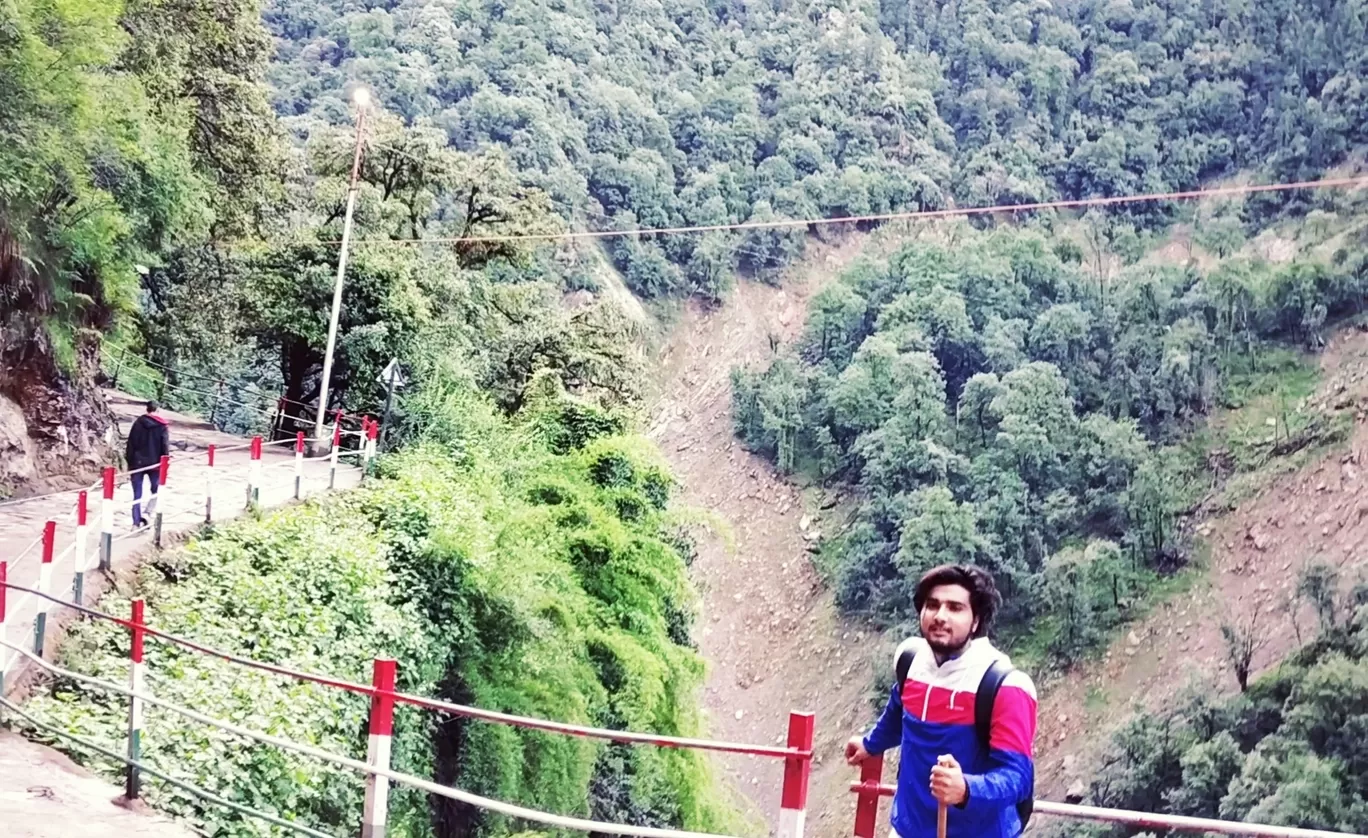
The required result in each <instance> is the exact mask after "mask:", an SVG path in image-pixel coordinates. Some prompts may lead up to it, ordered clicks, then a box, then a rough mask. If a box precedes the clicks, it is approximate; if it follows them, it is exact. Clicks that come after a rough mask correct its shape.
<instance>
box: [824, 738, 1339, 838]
mask: <svg viewBox="0 0 1368 838" xmlns="http://www.w3.org/2000/svg"><path fill="white" fill-rule="evenodd" d="M850 790H851V791H852V792H854V793H855V795H856V802H855V830H854V835H855V836H856V838H875V834H876V832H878V829H879V825H878V820H879V800H880V798H883V797H892V796H893V795H894V794H895V793H896V791H897V789H896V787H894V786H889V785H884V783H883V758H882V757H877V756H871V757H869V758H868V759H866V760H865V761H864V762H862V763H860V782H858V783H854V784H852V785H851V787H850ZM1035 814H1036V815H1045V816H1047V817H1058V818H1068V819H1070V820H1083V821H1095V822H1099V823H1111V824H1124V825H1125V826H1132V827H1136V828H1139V829H1172V830H1175V831H1178V832H1198V833H1215V834H1218V835H1244V836H1251V838H1364V836H1362V835H1355V834H1353V833H1347V832H1328V831H1326V830H1323V829H1298V828H1295V827H1290V826H1268V825H1265V824H1257V823H1242V822H1239V821H1220V820H1214V819H1211V818H1190V817H1185V816H1182V815H1161V814H1155V813H1151V812H1132V811H1128V810H1126V809H1105V808H1101V807H1098V806H1078V805H1075V804H1072V803H1054V802H1052V801H1048V800H1037V801H1035Z"/></svg>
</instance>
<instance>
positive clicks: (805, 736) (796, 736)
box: [778, 711, 816, 838]
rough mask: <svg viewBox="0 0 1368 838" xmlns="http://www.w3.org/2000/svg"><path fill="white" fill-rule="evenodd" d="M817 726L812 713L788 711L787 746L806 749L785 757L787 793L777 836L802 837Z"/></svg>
mask: <svg viewBox="0 0 1368 838" xmlns="http://www.w3.org/2000/svg"><path fill="white" fill-rule="evenodd" d="M815 727H816V720H815V717H814V716H813V714H812V713H800V712H797V711H794V712H791V713H789V727H788V746H789V747H790V748H793V749H795V750H798V751H802V752H803V753H802V754H801V755H798V756H791V757H787V758H785V760H784V793H783V795H784V796H783V799H782V800H781V801H780V803H779V836H778V838H803V827H804V825H805V823H806V821H807V797H808V778H809V777H811V775H812V734H813V730H814V728H815Z"/></svg>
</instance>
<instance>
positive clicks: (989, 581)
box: [912, 564, 1002, 637]
mask: <svg viewBox="0 0 1368 838" xmlns="http://www.w3.org/2000/svg"><path fill="white" fill-rule="evenodd" d="M941 585H959V586H960V587H961V588H964V589H965V590H966V591H968V592H969V608H970V610H972V611H973V612H974V617H976V618H977V619H978V628H976V629H974V637H987V636H988V629H989V628H990V627H991V626H992V625H993V617H994V616H995V615H996V614H997V610H998V607H999V606H1000V605H1002V594H1000V593H998V589H997V584H996V583H995V582H993V576H992V574H990V573H989V572H988V571H986V570H984V569H983V568H981V567H978V566H977V565H959V564H944V565H941V566H940V567H933V568H931V569H930V570H928V571H926V573H924V574H922V578H921V581H919V582H918V583H917V590H916V592H915V593H914V594H913V595H912V605H913V606H914V607H915V608H916V609H917V613H918V614H920V613H921V610H922V606H923V605H925V604H926V598H927V597H929V596H930V595H931V590H932V589H933V588H937V587H939V586H941Z"/></svg>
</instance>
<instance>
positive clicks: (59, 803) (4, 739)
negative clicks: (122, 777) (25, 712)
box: [0, 731, 194, 838]
mask: <svg viewBox="0 0 1368 838" xmlns="http://www.w3.org/2000/svg"><path fill="white" fill-rule="evenodd" d="M116 795H117V792H116V791H115V789H114V788H113V786H110V785H109V784H107V783H105V782H104V781H103V780H100V779H97V778H96V777H95V776H93V775H92V774H90V773H89V772H88V771H86V770H85V769H83V768H81V767H80V766H78V765H76V764H75V763H74V762H72V761H71V760H69V759H67V758H66V757H64V756H62V755H61V754H59V753H57V752H56V751H53V750H51V749H50V748H44V747H42V746H41V745H35V744H33V743H32V742H29V741H28V740H26V739H23V738H22V737H19V736H15V735H14V734H12V733H7V732H5V731H0V824H3V825H4V829H3V832H4V835H5V838H74V836H77V835H79V836H81V838H188V836H190V835H193V834H194V833H192V832H191V831H190V830H189V829H187V828H185V827H182V826H179V825H177V824H175V823H173V822H172V821H171V820H170V819H168V818H165V817H162V816H159V815H155V814H152V813H150V812H146V811H138V812H133V811H129V810H128V809H125V808H123V807H122V806H119V805H117V804H116V803H114V798H115V796H116Z"/></svg>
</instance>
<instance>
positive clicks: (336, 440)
mask: <svg viewBox="0 0 1368 838" xmlns="http://www.w3.org/2000/svg"><path fill="white" fill-rule="evenodd" d="M341 444H342V412H341V411H340V410H339V411H338V412H337V424H335V425H333V448H336V447H337V446H339V445H341Z"/></svg>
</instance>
